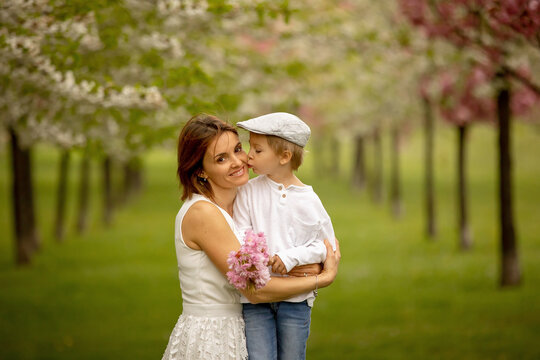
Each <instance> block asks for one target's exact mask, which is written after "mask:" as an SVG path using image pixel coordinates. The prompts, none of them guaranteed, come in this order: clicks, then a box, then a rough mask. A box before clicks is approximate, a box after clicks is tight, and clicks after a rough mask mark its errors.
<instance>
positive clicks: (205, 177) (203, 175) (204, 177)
mask: <svg viewBox="0 0 540 360" xmlns="http://www.w3.org/2000/svg"><path fill="white" fill-rule="evenodd" d="M197 178H198V179H199V180H200V181H203V182H205V181H207V180H208V175H206V173H205V172H204V170H201V171H199V172H198V173H197Z"/></svg>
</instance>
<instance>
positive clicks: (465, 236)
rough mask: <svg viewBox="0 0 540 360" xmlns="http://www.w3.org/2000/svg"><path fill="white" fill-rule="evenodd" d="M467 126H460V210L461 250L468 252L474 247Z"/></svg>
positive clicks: (458, 128)
mask: <svg viewBox="0 0 540 360" xmlns="http://www.w3.org/2000/svg"><path fill="white" fill-rule="evenodd" d="M468 129H469V128H468V127H467V125H463V126H458V127H457V130H458V164H457V165H458V179H457V180H458V181H457V183H458V204H459V205H458V208H459V215H458V219H459V224H458V225H459V226H458V228H459V248H460V250H468V249H470V247H471V246H472V237H471V230H470V227H469V215H468V206H467V200H468V197H467V161H466V160H467V133H468Z"/></svg>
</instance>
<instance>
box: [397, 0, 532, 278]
mask: <svg viewBox="0 0 540 360" xmlns="http://www.w3.org/2000/svg"><path fill="white" fill-rule="evenodd" d="M399 4H400V9H401V11H402V12H403V14H404V15H405V16H406V17H407V18H408V19H409V21H410V22H411V24H413V25H414V26H416V27H419V28H421V29H422V30H423V31H424V33H425V35H427V37H429V38H432V39H439V40H442V41H443V42H446V43H449V44H452V45H454V46H455V47H457V48H459V49H464V50H466V51H468V52H469V53H470V56H471V58H472V59H473V61H474V62H476V63H478V64H479V65H480V66H484V67H486V68H489V69H493V70H492V71H493V74H495V76H493V77H491V79H492V81H491V85H492V88H493V89H494V91H495V96H494V102H495V104H496V107H495V109H496V110H495V111H496V114H497V120H498V129H499V143H498V151H499V202H500V205H499V207H500V226H501V231H500V234H501V249H502V251H501V273H500V283H501V285H502V286H513V285H517V284H519V283H520V281H521V269H520V265H519V257H518V250H517V239H516V234H515V226H514V214H513V195H512V166H511V146H510V145H511V138H510V134H511V131H510V130H511V118H512V104H515V105H519V104H523V105H527V104H531V103H534V102H536V101H538V99H539V96H540V87H539V86H538V85H537V83H536V82H535V80H534V79H532V78H531V77H530V76H528V74H526V73H524V72H523V71H520V70H519V68H518V67H516V65H515V63H516V57H517V55H523V53H526V52H527V51H528V49H530V48H534V49H538V48H539V47H540V1H538V0H498V1H489V0H459V1H442V0H399ZM512 82H518V83H521V84H523V85H525V86H526V87H527V90H524V91H523V92H521V93H520V92H513V88H512V86H511V84H512ZM525 94H527V95H525ZM519 96H521V99H519ZM466 97H467V96H466ZM516 99H518V100H516ZM468 101H470V100H468ZM473 102H474V101H473ZM471 106H473V104H472V103H469V104H466V101H464V102H463V103H462V106H461V108H459V109H460V111H461V115H460V116H462V117H463V115H466V114H465V113H464V112H466V111H469V110H470V109H471Z"/></svg>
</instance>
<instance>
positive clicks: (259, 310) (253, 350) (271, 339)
mask: <svg viewBox="0 0 540 360" xmlns="http://www.w3.org/2000/svg"><path fill="white" fill-rule="evenodd" d="M242 313H243V315H244V322H245V323H246V341H247V349H248V354H249V360H300V359H305V358H306V343H307V339H308V336H309V325H310V323H311V307H310V306H309V305H308V304H307V301H302V302H299V303H293V302H286V301H281V302H275V303H266V304H243V306H242Z"/></svg>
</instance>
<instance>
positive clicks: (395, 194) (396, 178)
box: [390, 125, 402, 218]
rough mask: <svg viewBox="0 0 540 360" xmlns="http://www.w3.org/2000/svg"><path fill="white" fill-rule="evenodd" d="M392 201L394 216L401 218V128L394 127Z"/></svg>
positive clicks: (391, 155) (391, 152)
mask: <svg viewBox="0 0 540 360" xmlns="http://www.w3.org/2000/svg"><path fill="white" fill-rule="evenodd" d="M390 161H391V165H390V166H391V167H390V201H391V205H392V214H393V215H394V217H396V218H399V217H400V216H401V214H402V205H401V188H400V172H399V127H398V126H397V125H394V126H393V127H392V141H391V151H390Z"/></svg>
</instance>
